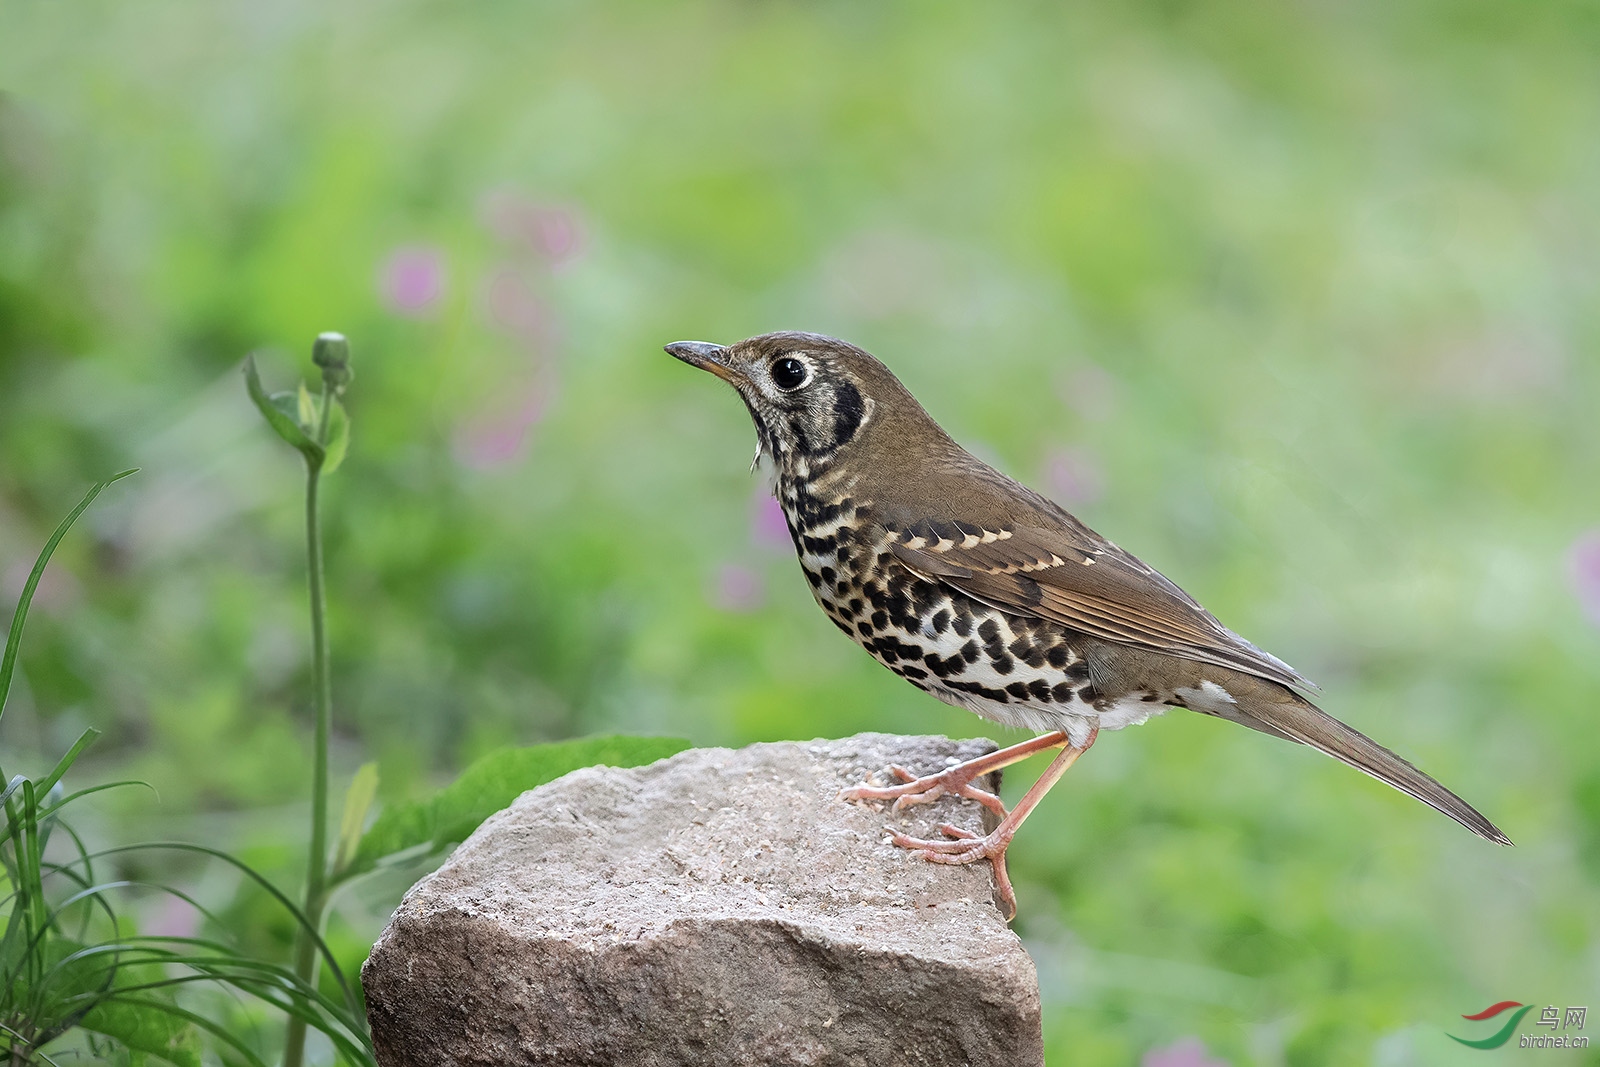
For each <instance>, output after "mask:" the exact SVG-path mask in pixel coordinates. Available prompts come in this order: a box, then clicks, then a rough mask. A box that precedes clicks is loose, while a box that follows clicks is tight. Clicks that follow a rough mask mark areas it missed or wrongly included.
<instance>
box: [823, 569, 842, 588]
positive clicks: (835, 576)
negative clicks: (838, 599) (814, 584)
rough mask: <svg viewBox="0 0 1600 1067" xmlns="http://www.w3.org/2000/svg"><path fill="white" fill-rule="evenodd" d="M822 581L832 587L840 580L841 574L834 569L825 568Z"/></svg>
mask: <svg viewBox="0 0 1600 1067" xmlns="http://www.w3.org/2000/svg"><path fill="white" fill-rule="evenodd" d="M822 580H823V581H825V582H827V583H828V584H829V585H832V584H833V583H834V582H836V581H838V580H839V573H838V572H837V571H835V570H834V569H833V568H832V567H824V568H822Z"/></svg>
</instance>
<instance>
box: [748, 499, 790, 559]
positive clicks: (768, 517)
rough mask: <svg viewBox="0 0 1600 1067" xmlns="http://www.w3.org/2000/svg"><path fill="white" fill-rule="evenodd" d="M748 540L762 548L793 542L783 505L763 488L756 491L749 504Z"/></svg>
mask: <svg viewBox="0 0 1600 1067" xmlns="http://www.w3.org/2000/svg"><path fill="white" fill-rule="evenodd" d="M750 540H751V541H753V542H755V543H756V544H757V545H759V546H761V547H762V548H788V547H789V546H790V545H791V544H792V543H793V542H792V541H791V540H790V538H789V523H788V520H786V519H785V518H784V517H783V506H782V505H780V504H779V503H778V501H777V500H776V499H775V498H774V497H773V495H772V494H771V493H770V492H768V491H767V490H766V489H764V488H763V489H760V490H758V491H757V492H756V495H755V499H754V501H753V502H752V504H751V508H750Z"/></svg>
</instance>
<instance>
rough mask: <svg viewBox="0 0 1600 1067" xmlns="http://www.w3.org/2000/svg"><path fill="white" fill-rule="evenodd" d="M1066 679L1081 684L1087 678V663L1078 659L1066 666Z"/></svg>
mask: <svg viewBox="0 0 1600 1067" xmlns="http://www.w3.org/2000/svg"><path fill="white" fill-rule="evenodd" d="M1066 674H1067V681H1069V682H1076V683H1077V684H1078V685H1082V684H1084V683H1085V682H1087V681H1088V680H1089V664H1088V663H1086V662H1084V661H1083V660H1079V661H1078V662H1077V663H1074V664H1073V665H1072V666H1070V667H1068V668H1067V671H1066Z"/></svg>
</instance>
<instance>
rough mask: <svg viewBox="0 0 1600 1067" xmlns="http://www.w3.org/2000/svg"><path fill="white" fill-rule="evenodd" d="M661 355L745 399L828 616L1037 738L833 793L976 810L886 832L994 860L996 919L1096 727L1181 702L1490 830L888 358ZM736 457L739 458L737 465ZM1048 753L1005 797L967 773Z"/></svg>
mask: <svg viewBox="0 0 1600 1067" xmlns="http://www.w3.org/2000/svg"><path fill="white" fill-rule="evenodd" d="M665 350H666V352H667V353H668V354H670V355H672V356H674V357H676V358H677V359H679V360H682V361H683V362H685V363H687V364H689V365H690V366H693V367H697V368H699V369H701V370H705V371H709V372H710V373H712V374H714V375H716V376H717V377H718V378H721V379H722V380H723V381H724V382H727V383H728V384H729V385H731V386H732V387H733V388H734V390H735V391H736V392H737V393H738V394H739V397H740V399H742V400H743V401H744V404H745V407H746V408H747V409H748V411H749V414H750V418H751V421H752V422H753V423H754V424H755V431H756V442H757V444H756V460H755V462H759V461H760V460H761V459H762V458H763V457H766V458H767V459H768V460H769V461H770V464H771V469H772V472H773V492H774V495H775V496H776V497H777V500H778V503H779V504H780V506H781V507H782V509H783V514H784V518H785V520H786V522H787V524H788V528H789V534H790V536H791V538H792V540H793V541H794V547H795V551H796V553H797V555H798V556H799V559H800V566H801V569H802V571H803V572H804V573H805V577H806V581H807V582H808V584H809V585H810V587H811V592H812V594H813V596H814V597H815V598H816V601H817V603H818V604H819V605H820V606H821V607H822V610H823V611H824V612H826V613H827V615H828V617H829V618H830V619H831V620H832V621H833V623H834V625H836V626H837V627H838V628H839V629H840V630H842V631H844V633H845V634H847V635H848V636H849V637H850V639H851V640H853V641H854V642H855V643H856V644H858V645H860V646H861V647H862V648H863V649H865V650H866V651H867V652H868V653H870V654H871V655H872V656H873V658H874V659H876V660H877V661H878V662H879V663H881V664H883V665H884V666H885V667H887V668H888V669H889V670H891V671H893V672H895V673H896V674H898V675H900V677H902V678H904V679H905V680H906V681H908V682H910V683H911V684H912V685H914V686H916V687H917V688H918V689H921V690H923V691H924V692H927V693H929V694H931V695H933V696H934V697H937V698H938V699H939V700H942V701H944V702H945V703H947V704H951V705H954V706H957V707H963V708H966V709H968V710H970V711H973V712H975V713H977V714H978V715H980V716H982V717H983V718H985V719H989V720H991V721H993V722H997V723H1000V724H1002V725H1005V726H1010V727H1023V728H1026V729H1029V730H1032V731H1034V732H1036V734H1037V736H1035V737H1033V738H1032V739H1030V740H1028V741H1024V742H1021V743H1020V744H1015V745H1011V746H1009V747H1007V748H1002V749H999V750H998V751H996V752H992V753H990V754H988V755H985V756H980V757H977V758H976V759H971V760H968V761H966V762H965V763H961V764H957V765H955V766H953V767H950V768H948V769H946V770H943V771H940V772H938V773H934V774H928V775H922V776H917V775H914V774H912V773H911V772H910V771H908V770H906V769H905V768H904V767H891V768H890V771H891V773H892V774H893V775H894V776H895V778H896V779H897V784H894V785H885V786H877V785H873V784H871V781H870V780H869V781H866V782H863V783H861V784H860V785H857V786H854V787H852V788H850V789H846V790H844V791H843V792H842V793H841V798H842V799H845V800H851V801H861V802H875V803H883V802H890V801H892V802H893V805H894V809H895V810H897V811H899V810H904V809H905V808H906V807H907V806H910V805H915V804H923V803H930V802H932V801H934V800H936V799H938V798H939V797H940V796H944V795H953V796H957V797H964V798H967V799H970V800H973V801H976V802H978V803H980V804H982V805H984V806H985V807H987V808H989V809H990V810H992V811H993V812H994V813H995V815H996V816H997V817H998V820H999V821H998V824H997V825H995V828H994V829H993V830H991V831H990V832H989V833H987V834H984V835H978V834H973V833H971V832H969V831H966V830H962V829H960V828H957V827H955V826H951V825H949V824H945V825H941V826H940V827H939V830H940V832H941V833H942V834H943V835H944V836H943V837H941V838H936V839H919V838H913V837H910V836H908V835H906V834H902V833H892V834H891V837H892V840H893V843H894V844H896V845H898V846H900V847H902V848H906V849H909V850H911V854H912V855H913V856H915V857H921V858H922V859H926V860H930V861H933V862H935V863H946V864H966V863H975V862H979V861H982V860H988V861H989V862H990V863H991V864H992V865H993V870H994V881H995V893H996V899H997V902H998V904H999V906H1000V909H1001V911H1002V912H1003V914H1004V915H1005V917H1006V919H1007V921H1009V920H1011V919H1013V918H1015V916H1016V910H1017V905H1016V895H1015V891H1014V890H1013V888H1012V885H1011V880H1010V877H1009V875H1008V873H1007V871H1006V851H1007V849H1008V848H1009V846H1010V844H1011V842H1012V840H1013V838H1014V837H1015V836H1016V833H1017V830H1018V828H1020V827H1021V825H1022V823H1023V821H1024V820H1025V819H1026V818H1027V817H1028V815H1029V813H1030V812H1032V811H1033V809H1034V808H1035V807H1037V805H1038V804H1039V801H1040V800H1041V799H1043V797H1044V795H1045V793H1046V792H1048V791H1049V789H1050V788H1051V787H1052V786H1053V785H1054V784H1055V783H1056V782H1057V781H1058V780H1060V778H1061V777H1062V775H1063V774H1065V773H1066V771H1067V769H1068V768H1070V767H1071V766H1072V764H1073V763H1074V762H1076V761H1077V759H1078V758H1079V757H1080V756H1082V755H1083V754H1084V753H1085V752H1087V751H1088V750H1089V748H1090V746H1091V745H1093V744H1094V743H1095V740H1096V738H1097V737H1098V736H1099V733H1100V731H1101V730H1119V729H1122V728H1124V727H1127V726H1133V725H1136V724H1139V723H1143V722H1145V721H1146V720H1148V719H1150V718H1152V717H1153V716H1156V715H1160V714H1162V713H1164V712H1166V711H1168V710H1169V709H1175V708H1185V709H1188V710H1190V711H1194V712H1198V713H1200V714H1202V715H1209V716H1214V717H1216V718H1220V719H1226V720H1229V721H1230V722H1235V723H1238V724H1240V725H1242V726H1247V727H1249V728H1250V729H1252V730H1258V731H1260V732H1262V733H1265V734H1270V735H1272V736H1273V737H1277V738H1281V739H1283V740H1286V741H1294V742H1298V743H1300V744H1304V745H1309V746H1311V747H1312V748H1315V749H1318V750H1319V751H1321V752H1324V753H1326V754H1327V755H1329V756H1332V757H1333V758H1335V759H1337V760H1340V761H1342V762H1344V763H1346V764H1348V765H1350V766H1351V767H1354V768H1356V769H1357V770H1360V771H1363V772H1365V773H1366V774H1369V775H1371V776H1372V777H1374V778H1376V779H1378V780H1379V781H1381V782H1386V783H1387V784H1389V785H1391V786H1393V787H1394V788H1396V789H1398V790H1400V791H1401V792H1403V793H1407V794H1409V795H1411V796H1412V797H1415V798H1416V799H1418V800H1420V801H1422V802H1423V803H1425V804H1428V805H1429V806H1431V807H1433V808H1436V809H1438V810H1439V811H1441V812H1443V813H1444V814H1446V815H1448V816H1450V817H1451V818H1452V819H1455V820H1456V821H1457V822H1459V823H1461V824H1462V825H1463V826H1465V827H1466V828H1467V829H1469V830H1471V831H1472V832H1473V833H1475V834H1477V835H1479V836H1480V837H1483V838H1485V839H1487V840H1489V841H1493V842H1496V843H1498V844H1501V845H1510V844H1511V840H1510V838H1508V837H1506V835H1505V834H1504V833H1502V832H1501V831H1500V830H1499V829H1498V828H1497V827H1496V826H1495V825H1494V824H1493V823H1491V822H1490V821H1489V820H1488V819H1486V818H1485V817H1484V816H1483V815H1481V814H1479V812H1478V811H1477V810H1476V809H1475V808H1473V807H1472V806H1471V805H1470V804H1468V803H1467V802H1466V801H1464V800H1462V799H1461V798H1460V797H1458V796H1457V795H1456V794H1454V793H1452V792H1451V791H1450V790H1448V789H1446V788H1445V787H1444V786H1443V785H1441V784H1439V783H1438V782H1437V781H1435V780H1434V779H1432V778H1430V777H1429V776H1428V775H1426V774H1424V773H1423V772H1422V771H1420V770H1418V769H1417V768H1416V767H1413V766H1412V765H1411V764H1410V763H1408V762H1406V761H1405V760H1404V759H1402V758H1401V757H1399V756H1398V755H1396V754H1395V753H1393V752H1391V751H1389V750H1388V749H1386V748H1383V747H1381V746H1380V745H1378V744H1377V743H1376V742H1374V741H1372V740H1371V739H1370V738H1368V737H1366V736H1365V735H1364V734H1361V733H1359V732H1358V731H1356V730H1354V729H1352V728H1351V727H1349V726H1347V725H1345V724H1344V723H1343V722H1341V721H1339V720H1338V719H1336V718H1334V717H1333V716H1331V715H1329V714H1328V713H1326V712H1324V711H1323V710H1322V709H1321V708H1319V707H1317V705H1316V704H1314V703H1312V701H1311V699H1310V697H1309V695H1308V694H1310V693H1314V692H1317V691H1318V690H1317V687H1316V686H1314V685H1313V684H1312V683H1311V682H1309V681H1308V680H1307V679H1306V678H1305V677H1304V676H1302V675H1301V674H1300V673H1299V672H1298V671H1296V670H1295V669H1294V668H1292V667H1290V666H1289V665H1288V664H1286V663H1284V662H1283V661H1282V660H1280V659H1278V658H1277V657H1275V656H1273V655H1271V654H1269V653H1267V652H1264V651H1262V650H1261V649H1259V648H1257V647H1256V646H1255V645H1253V644H1251V643H1250V642H1249V641H1247V640H1245V639H1244V638H1243V637H1241V636H1239V635H1238V634H1236V633H1234V632H1233V631H1232V630H1230V629H1228V628H1227V627H1226V626H1224V625H1223V624H1222V623H1220V622H1219V621H1217V619H1216V618H1215V617H1214V616H1213V615H1212V614H1211V613H1210V612H1208V611H1207V610H1206V609H1205V608H1203V607H1201V606H1200V604H1199V602H1198V601H1196V600H1195V599H1194V598H1193V597H1191V596H1190V595H1189V594H1187V593H1185V592H1184V591H1183V590H1182V589H1180V588H1179V587H1178V586H1177V585H1176V584H1175V583H1173V582H1172V581H1170V580H1169V579H1168V578H1166V577H1165V576H1164V575H1162V574H1161V573H1160V572H1159V571H1157V570H1156V569H1155V568H1153V567H1151V566H1149V565H1148V564H1146V563H1144V562H1143V561H1141V560H1140V559H1138V558H1137V557H1136V556H1134V555H1133V554H1131V553H1129V552H1126V551H1124V550H1123V549H1121V548H1119V547H1117V545H1115V544H1113V543H1112V542H1111V541H1109V540H1107V539H1106V538H1104V537H1102V536H1101V535H1100V534H1098V533H1096V532H1095V531H1093V530H1091V529H1090V528H1089V527H1088V526H1086V525H1085V524H1084V523H1082V522H1080V521H1079V520H1078V519H1077V518H1076V517H1074V516H1073V515H1072V514H1070V513H1069V512H1068V511H1066V509H1064V508H1062V507H1061V506H1059V505H1058V504H1056V503H1054V502H1053V501H1051V500H1049V499H1047V498H1045V497H1044V496H1042V495H1040V494H1039V493H1036V492H1034V491H1033V490H1032V489H1029V488H1028V487H1026V486H1024V485H1022V484H1021V483H1019V482H1017V481H1014V480H1013V479H1011V478H1009V477H1007V476H1006V475H1004V474H1002V473H1000V472H999V471H997V470H995V469H994V468H993V467H991V466H990V465H989V464H987V463H985V462H983V461H982V460H980V459H978V458H977V457H976V456H974V455H972V454H971V453H970V452H968V451H967V450H966V449H964V448H962V447H961V446H960V445H959V444H957V443H956V442H955V441H954V440H953V439H952V438H951V437H950V435H949V434H947V433H946V432H945V431H944V429H943V428H942V427H941V426H940V425H939V424H938V423H937V422H935V421H934V419H933V417H932V416H930V415H929V414H928V413H927V411H926V410H924V409H923V407H922V405H921V404H920V403H918V402H917V400H916V398H915V397H913V396H912V395H911V393H910V391H909V390H907V389H906V387H905V386H904V385H902V384H901V383H900V380H899V379H898V378H896V377H895V375H894V374H893V372H891V371H890V370H889V368H888V367H886V366H884V364H882V363H881V362H879V361H878V360H877V359H876V358H875V357H873V356H872V355H870V354H869V353H867V352H866V351H864V350H862V349H860V348H857V347H856V346H855V345H852V344H849V343H847V342H845V341H841V340H838V339H836V338H832V337H826V336H823V335H821V334H814V333H802V332H794V331H783V332H777V333H767V334H762V335H761V336H758V337H751V338H748V339H746V340H743V341H739V342H736V343H734V344H730V345H718V344H713V343H711V342H707V341H677V342H674V343H672V344H669V345H666V346H665ZM754 466H755V463H754V462H753V463H752V469H753V468H754ZM1058 749H1059V750H1060V751H1059V753H1058V754H1057V755H1056V757H1055V758H1054V760H1053V761H1052V762H1051V764H1050V765H1049V767H1048V768H1047V769H1046V770H1045V771H1044V773H1043V774H1042V775H1041V776H1040V777H1039V778H1038V780H1037V781H1035V782H1034V784H1033V785H1032V786H1031V787H1030V788H1029V789H1028V791H1027V792H1026V793H1025V794H1024V795H1023V797H1022V799H1021V800H1019V801H1018V802H1017V805H1016V806H1015V807H1014V808H1012V809H1010V810H1009V811H1008V810H1007V809H1006V807H1005V805H1004V804H1003V802H1002V801H1001V800H1000V798H999V797H997V796H996V795H995V794H993V793H991V792H989V791H987V790H985V789H982V788H980V787H979V786H978V785H977V784H975V783H976V782H977V781H978V780H979V779H980V777H981V776H982V775H985V774H988V773H989V772H991V771H994V770H998V769H999V768H1001V767H1006V766H1009V765H1011V764H1013V763H1016V762H1018V761H1019V760H1022V759H1024V758H1026V757H1028V756H1030V755H1033V754H1034V753H1037V752H1043V751H1052V750H1058Z"/></svg>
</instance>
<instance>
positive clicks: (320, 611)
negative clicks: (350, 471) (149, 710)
mask: <svg viewBox="0 0 1600 1067" xmlns="http://www.w3.org/2000/svg"><path fill="white" fill-rule="evenodd" d="M332 399H333V398H332V397H331V396H329V395H328V389H327V386H326V385H324V386H323V390H322V416H321V419H320V424H319V425H318V427H317V442H318V443H319V444H321V443H323V442H324V441H326V439H327V436H328V412H329V409H330V408H331V407H332ZM321 483H322V462H321V460H314V459H312V458H311V457H309V456H308V457H307V458H306V570H307V572H308V584H309V587H310V594H311V673H312V678H313V684H314V685H315V687H316V712H317V724H316V733H315V740H314V741H313V753H312V769H311V775H312V777H311V852H310V856H309V861H308V863H307V865H306V904H305V915H306V922H308V923H309V924H311V926H312V927H314V928H315V929H316V930H317V931H319V932H320V931H321V929H322V909H323V907H324V905H325V904H326V903H327V880H328V734H329V730H330V726H331V723H332V719H333V679H332V678H331V677H330V676H329V672H328V630H327V625H326V615H327V593H326V591H325V589H324V587H323V568H322V517H321V513H320V511H319V509H318V489H319V488H320V486H321ZM294 972H295V974H296V975H297V976H298V977H299V978H300V979H301V980H302V981H304V982H305V983H306V984H307V985H310V986H312V987H313V988H315V986H316V972H317V946H316V942H315V939H314V938H313V937H312V930H309V929H302V930H301V931H300V933H299V936H298V937H297V938H296V939H295V954H294ZM305 1045H306V1021H305V1020H304V1019H301V1018H298V1017H294V1018H291V1019H290V1020H289V1028H288V1032H287V1034H286V1035H285V1040H284V1049H283V1065H284V1067H301V1064H302V1063H303V1062H304V1060H305Z"/></svg>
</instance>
